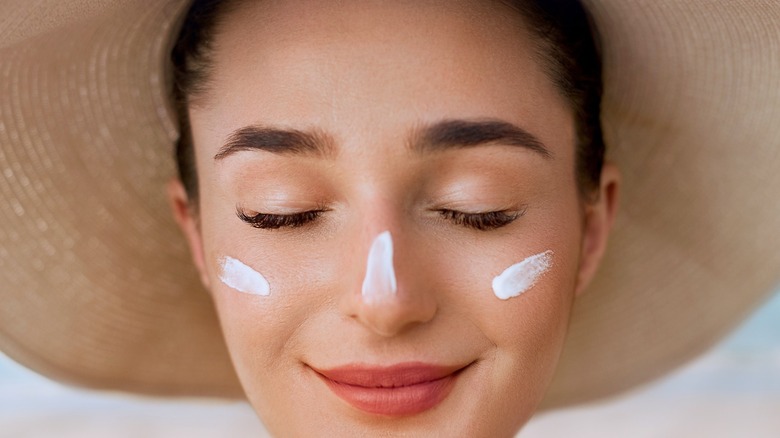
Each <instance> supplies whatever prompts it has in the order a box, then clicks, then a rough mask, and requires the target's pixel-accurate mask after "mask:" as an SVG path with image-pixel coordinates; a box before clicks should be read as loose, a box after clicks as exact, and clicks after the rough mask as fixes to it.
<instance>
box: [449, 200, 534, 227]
mask: <svg viewBox="0 0 780 438" xmlns="http://www.w3.org/2000/svg"><path fill="white" fill-rule="evenodd" d="M527 209H528V207H527V206H526V205H523V206H522V207H521V208H520V209H517V210H509V209H506V210H492V211H482V212H477V213H471V212H464V211H461V210H454V209H448V208H442V209H438V210H436V211H437V212H438V213H439V214H440V215H441V216H442V217H444V218H445V219H446V220H449V221H451V222H454V223H455V224H456V225H459V226H464V227H466V228H472V229H476V230H479V231H490V230H494V229H497V228H501V227H504V226H506V225H509V224H510V223H512V222H514V221H515V220H516V219H518V218H519V217H521V216H523V215H524V214H525V212H526V210H527Z"/></svg>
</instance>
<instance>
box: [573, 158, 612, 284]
mask: <svg viewBox="0 0 780 438" xmlns="http://www.w3.org/2000/svg"><path fill="white" fill-rule="evenodd" d="M619 189H620V172H619V171H618V168H617V167H616V166H615V165H614V164H612V163H604V167H603V168H602V171H601V184H600V186H599V193H598V198H597V199H596V201H595V202H590V203H587V204H586V205H585V216H584V218H583V236H582V245H581V249H580V267H579V273H578V275H577V287H576V289H575V292H574V293H575V296H579V295H580V294H581V293H583V291H584V290H585V288H586V287H587V286H588V284H590V282H591V281H592V280H593V277H594V276H595V275H596V271H597V269H598V267H599V264H601V259H602V257H603V256H604V252H605V251H606V249H607V240H608V238H609V233H610V231H611V230H612V224H613V223H614V222H615V215H616V213H617V207H618V201H619V193H620V190H619Z"/></svg>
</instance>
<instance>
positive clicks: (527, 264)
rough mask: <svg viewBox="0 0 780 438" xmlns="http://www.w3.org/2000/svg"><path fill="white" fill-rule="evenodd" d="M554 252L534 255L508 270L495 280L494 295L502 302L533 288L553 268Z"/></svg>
mask: <svg viewBox="0 0 780 438" xmlns="http://www.w3.org/2000/svg"><path fill="white" fill-rule="evenodd" d="M552 257H553V252H552V251H550V250H548V251H545V252H543V253H539V254H536V255H532V256H531V257H528V258H526V259H525V260H523V261H521V262H520V263H515V264H514V265H512V266H510V267H508V268H506V269H505V270H504V272H502V273H501V274H499V275H498V276H497V277H496V278H494V279H493V293H494V294H496V296H497V297H498V298H500V299H502V300H508V299H510V298H512V297H516V296H518V295H520V294H522V293H523V292H525V291H527V290H528V289H530V288H532V287H533V286H534V284H536V281H537V280H538V279H539V277H541V276H542V274H544V273H545V272H547V270H548V269H550V268H551V267H552Z"/></svg>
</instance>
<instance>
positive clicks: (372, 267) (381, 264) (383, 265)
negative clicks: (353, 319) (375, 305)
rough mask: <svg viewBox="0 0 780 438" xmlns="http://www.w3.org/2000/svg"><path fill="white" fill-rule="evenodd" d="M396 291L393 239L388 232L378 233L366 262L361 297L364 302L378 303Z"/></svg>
mask: <svg viewBox="0 0 780 438" xmlns="http://www.w3.org/2000/svg"><path fill="white" fill-rule="evenodd" d="M396 290H397V286H396V280H395V269H394V268H393V238H392V237H391V236H390V232H389V231H385V232H382V233H379V235H378V236H376V238H375V239H374V242H373V243H371V249H369V251H368V260H367V261H366V276H365V278H364V279H363V287H362V295H363V300H364V301H366V302H375V301H380V300H382V299H383V298H386V297H389V296H392V295H395V292H396Z"/></svg>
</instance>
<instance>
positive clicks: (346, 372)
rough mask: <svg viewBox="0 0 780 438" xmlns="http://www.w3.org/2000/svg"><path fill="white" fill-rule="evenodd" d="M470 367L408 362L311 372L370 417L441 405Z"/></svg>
mask: <svg viewBox="0 0 780 438" xmlns="http://www.w3.org/2000/svg"><path fill="white" fill-rule="evenodd" d="M469 365H471V364H468V365H465V366H441V365H433V364H426V363H419V362H408V363H401V364H397V365H392V366H388V367H376V366H365V365H356V364H350V365H345V366H342V367H338V368H332V369H315V368H313V367H312V368H311V369H312V370H313V371H314V372H315V373H316V375H317V376H318V377H319V378H320V379H321V380H323V381H324V382H325V384H326V385H327V386H328V388H329V389H330V390H331V391H332V392H333V393H334V394H335V395H337V396H338V397H339V398H341V399H342V400H344V401H346V402H347V403H348V404H350V405H351V406H352V407H354V408H356V409H359V410H361V411H363V412H366V413H369V414H376V415H385V416H393V417H399V416H408V415H415V414H419V413H421V412H424V411H427V410H429V409H432V408H433V407H435V406H436V405H438V404H439V403H441V402H442V401H443V400H444V399H445V398H447V396H448V395H449V393H450V391H451V390H452V388H453V386H454V384H455V380H456V379H457V377H458V375H459V374H460V373H461V372H462V371H463V370H465V369H466V368H467V367H468V366H469Z"/></svg>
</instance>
